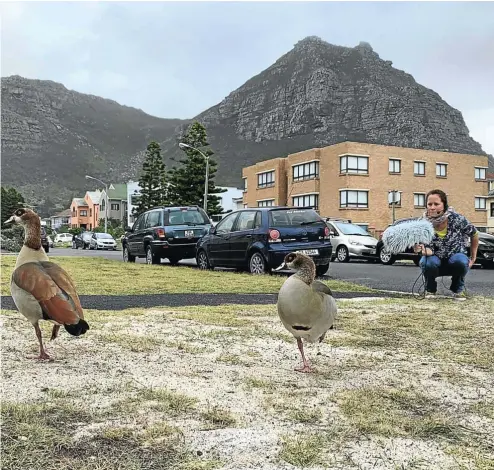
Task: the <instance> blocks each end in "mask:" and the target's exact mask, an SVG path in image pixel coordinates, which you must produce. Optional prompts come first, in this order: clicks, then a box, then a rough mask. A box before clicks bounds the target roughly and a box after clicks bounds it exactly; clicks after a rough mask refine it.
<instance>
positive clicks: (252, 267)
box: [196, 207, 332, 276]
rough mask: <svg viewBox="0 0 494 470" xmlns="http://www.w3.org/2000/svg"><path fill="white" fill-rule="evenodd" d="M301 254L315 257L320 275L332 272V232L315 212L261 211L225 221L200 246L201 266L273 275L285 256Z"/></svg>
mask: <svg viewBox="0 0 494 470" xmlns="http://www.w3.org/2000/svg"><path fill="white" fill-rule="evenodd" d="M292 251H299V252H302V253H305V254H307V255H309V256H311V257H312V259H313V260H314V263H315V264H316V270H317V275H318V276H322V275H323V274H325V273H326V272H327V270H328V269H329V262H330V260H331V255H332V247H331V241H330V236H329V229H328V227H327V225H326V223H325V222H324V220H323V219H322V218H321V217H320V216H319V214H318V213H317V212H316V211H315V210H313V209H305V208H297V207H262V208H261V207H257V208H252V209H241V210H239V211H235V212H232V213H231V214H228V215H227V216H226V217H225V218H223V219H222V220H221V221H220V222H218V224H217V225H216V227H212V228H211V229H210V230H209V233H208V234H206V235H205V236H204V237H202V238H201V239H200V240H199V241H198V242H197V254H196V259H197V265H198V266H199V268H201V269H213V268H215V267H225V268H237V269H247V270H249V271H250V272H251V273H253V274H262V273H266V272H270V271H271V269H273V268H277V267H278V266H279V265H280V264H281V263H282V262H283V260H284V258H285V256H286V255H287V254H288V253H290V252H292Z"/></svg>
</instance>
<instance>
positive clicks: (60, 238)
mask: <svg viewBox="0 0 494 470" xmlns="http://www.w3.org/2000/svg"><path fill="white" fill-rule="evenodd" d="M55 243H72V234H71V233H57V235H56V236H55Z"/></svg>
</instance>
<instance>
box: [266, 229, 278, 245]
mask: <svg viewBox="0 0 494 470" xmlns="http://www.w3.org/2000/svg"><path fill="white" fill-rule="evenodd" d="M268 234H269V240H268V242H270V243H277V242H281V239H280V232H278V230H276V229H273V228H272V229H270V230H269V233H268Z"/></svg>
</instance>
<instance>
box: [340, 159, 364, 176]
mask: <svg viewBox="0 0 494 470" xmlns="http://www.w3.org/2000/svg"><path fill="white" fill-rule="evenodd" d="M340 173H356V174H363V175H368V174H369V157H357V156H353V155H352V156H351V155H343V156H342V157H340Z"/></svg>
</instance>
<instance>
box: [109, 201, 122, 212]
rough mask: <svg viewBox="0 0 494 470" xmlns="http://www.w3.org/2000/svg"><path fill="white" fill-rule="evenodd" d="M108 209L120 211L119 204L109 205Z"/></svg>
mask: <svg viewBox="0 0 494 470" xmlns="http://www.w3.org/2000/svg"><path fill="white" fill-rule="evenodd" d="M110 209H111V210H112V211H119V210H120V204H118V203H117V204H110Z"/></svg>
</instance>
